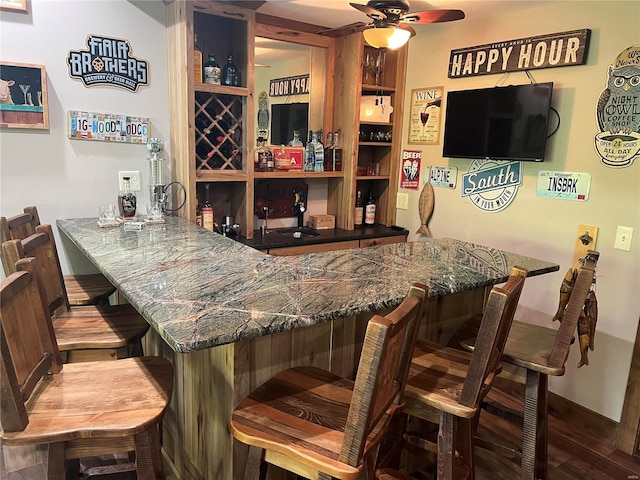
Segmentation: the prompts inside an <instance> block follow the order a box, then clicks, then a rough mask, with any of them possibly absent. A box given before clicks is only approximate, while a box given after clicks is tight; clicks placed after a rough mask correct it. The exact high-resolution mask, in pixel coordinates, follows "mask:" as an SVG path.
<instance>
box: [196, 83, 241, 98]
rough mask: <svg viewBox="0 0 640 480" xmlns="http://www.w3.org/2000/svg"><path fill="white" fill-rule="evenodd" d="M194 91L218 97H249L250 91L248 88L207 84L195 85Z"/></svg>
mask: <svg viewBox="0 0 640 480" xmlns="http://www.w3.org/2000/svg"><path fill="white" fill-rule="evenodd" d="M193 89H194V90H195V91H196V92H203V93H217V94H218V95H237V96H239V97H248V96H249V89H248V88H246V87H228V86H226V85H209V84H207V83H195V84H194V85H193Z"/></svg>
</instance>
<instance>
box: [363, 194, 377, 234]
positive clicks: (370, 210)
mask: <svg viewBox="0 0 640 480" xmlns="http://www.w3.org/2000/svg"><path fill="white" fill-rule="evenodd" d="M364 223H365V224H366V225H373V224H374V223H376V199H375V198H374V196H373V191H372V190H371V189H370V190H369V198H368V199H367V205H366V206H365V208H364Z"/></svg>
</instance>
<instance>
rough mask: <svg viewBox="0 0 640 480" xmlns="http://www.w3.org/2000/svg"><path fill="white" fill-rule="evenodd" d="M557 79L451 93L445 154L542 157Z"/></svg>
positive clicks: (520, 158) (537, 159) (521, 158)
mask: <svg viewBox="0 0 640 480" xmlns="http://www.w3.org/2000/svg"><path fill="white" fill-rule="evenodd" d="M552 92H553V83H552V82H548V83H535V84H528V85H512V86H508V87H493V88H483V89H477V90H459V91H452V92H449V93H448V94H447V110H446V116H445V123H444V147H443V150H442V155H443V156H444V157H455V158H471V159H478V158H482V159H484V158H486V159H492V160H511V161H525V162H542V161H544V153H545V145H546V142H547V126H548V123H549V112H550V109H551V94H552Z"/></svg>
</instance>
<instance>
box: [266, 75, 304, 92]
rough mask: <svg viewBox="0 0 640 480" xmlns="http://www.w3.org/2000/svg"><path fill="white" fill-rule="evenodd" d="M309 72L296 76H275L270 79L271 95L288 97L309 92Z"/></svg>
mask: <svg viewBox="0 0 640 480" xmlns="http://www.w3.org/2000/svg"><path fill="white" fill-rule="evenodd" d="M309 84H310V82H309V74H308V73H306V74H304V75H296V76H295V77H284V78H275V79H273V80H270V81H269V96H270V97H286V96H288V95H300V94H303V93H309Z"/></svg>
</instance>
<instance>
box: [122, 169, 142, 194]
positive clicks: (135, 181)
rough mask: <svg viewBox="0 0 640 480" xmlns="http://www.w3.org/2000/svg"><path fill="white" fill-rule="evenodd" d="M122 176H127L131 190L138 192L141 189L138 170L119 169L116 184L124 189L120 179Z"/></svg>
mask: <svg viewBox="0 0 640 480" xmlns="http://www.w3.org/2000/svg"><path fill="white" fill-rule="evenodd" d="M124 177H129V188H130V189H131V191H132V192H140V191H142V186H141V185H140V172H139V171H137V170H135V171H134V170H126V171H123V170H120V171H119V172H118V185H119V188H120V190H121V191H122V190H124V181H123V180H122V179H123V178H124Z"/></svg>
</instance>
